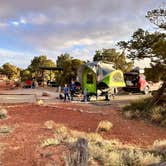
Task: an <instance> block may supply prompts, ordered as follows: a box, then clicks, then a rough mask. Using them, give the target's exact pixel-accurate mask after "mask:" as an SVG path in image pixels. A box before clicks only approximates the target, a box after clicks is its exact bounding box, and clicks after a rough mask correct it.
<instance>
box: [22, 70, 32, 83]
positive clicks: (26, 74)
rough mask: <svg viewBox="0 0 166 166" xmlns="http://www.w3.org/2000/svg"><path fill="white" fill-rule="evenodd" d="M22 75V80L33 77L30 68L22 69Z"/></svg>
mask: <svg viewBox="0 0 166 166" xmlns="http://www.w3.org/2000/svg"><path fill="white" fill-rule="evenodd" d="M20 77H21V81H26V80H28V79H32V74H31V72H30V70H28V69H25V70H21V72H20Z"/></svg>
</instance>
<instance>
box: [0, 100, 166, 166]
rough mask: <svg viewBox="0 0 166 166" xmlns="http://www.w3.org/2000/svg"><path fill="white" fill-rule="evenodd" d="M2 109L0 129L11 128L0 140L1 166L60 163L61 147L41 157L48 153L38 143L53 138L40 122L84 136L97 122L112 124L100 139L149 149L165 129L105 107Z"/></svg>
mask: <svg viewBox="0 0 166 166" xmlns="http://www.w3.org/2000/svg"><path fill="white" fill-rule="evenodd" d="M3 107H6V108H7V110H8V115H9V118H8V119H6V120H1V121H0V125H3V124H4V125H9V126H12V127H14V128H15V129H14V131H13V132H12V133H10V134H8V135H6V136H0V142H1V143H3V144H5V150H4V152H3V154H2V155H1V159H0V160H1V161H2V163H3V165H4V166H33V165H34V166H35V165H40V166H45V165H47V163H50V165H51V164H52V165H57V164H60V163H61V158H60V156H59V154H61V156H62V153H63V152H64V151H65V150H66V149H65V147H64V146H63V145H61V146H58V147H56V148H54V154H50V156H51V157H50V156H49V155H48V156H46V155H45V153H47V152H46V151H48V150H49V149H46V151H44V152H43V151H41V150H40V148H39V146H40V143H41V141H42V140H44V139H46V138H49V137H53V131H51V130H48V129H45V128H44V122H46V121H48V120H53V121H55V122H56V123H63V124H64V125H65V126H67V127H69V128H71V129H75V130H79V131H85V132H95V130H96V128H97V125H98V123H99V122H100V121H101V120H109V121H111V122H112V123H113V128H112V129H111V130H110V132H108V133H102V135H103V137H104V138H107V139H118V140H120V141H121V142H122V143H124V144H133V145H137V146H140V147H147V146H149V145H152V144H153V142H154V141H155V140H157V139H166V129H164V128H160V127H157V126H154V125H152V124H149V123H146V122H144V121H138V120H127V119H124V118H123V117H122V116H121V114H120V112H119V111H118V108H115V107H114V108H112V107H111V106H110V105H105V104H99V105H92V104H74V103H56V104H51V105H48V106H38V105H33V104H22V105H21V104H20V105H15V106H14V105H13V106H12V105H11V106H7V105H4V106H3ZM49 148H51V147H49ZM47 154H48V153H47ZM53 158H54V161H53ZM36 161H38V162H39V161H40V162H39V163H37V162H36ZM55 161H56V162H57V163H55Z"/></svg>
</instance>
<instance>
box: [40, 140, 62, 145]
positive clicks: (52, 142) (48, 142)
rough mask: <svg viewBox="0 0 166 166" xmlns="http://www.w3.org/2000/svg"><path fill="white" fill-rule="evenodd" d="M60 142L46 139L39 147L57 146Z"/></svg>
mask: <svg viewBox="0 0 166 166" xmlns="http://www.w3.org/2000/svg"><path fill="white" fill-rule="evenodd" d="M60 143H61V142H60V141H59V140H58V139H55V138H48V139H46V140H44V141H42V143H41V147H46V146H51V145H54V146H56V145H59V144H60Z"/></svg>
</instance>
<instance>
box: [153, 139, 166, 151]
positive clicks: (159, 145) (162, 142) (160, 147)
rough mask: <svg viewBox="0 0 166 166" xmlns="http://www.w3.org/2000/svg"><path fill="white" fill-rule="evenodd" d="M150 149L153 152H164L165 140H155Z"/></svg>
mask: <svg viewBox="0 0 166 166" xmlns="http://www.w3.org/2000/svg"><path fill="white" fill-rule="evenodd" d="M152 148H153V149H154V150H164V149H165V150H166V140H156V141H155V142H154V143H153V146H152Z"/></svg>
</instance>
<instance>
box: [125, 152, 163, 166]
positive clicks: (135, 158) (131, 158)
mask: <svg viewBox="0 0 166 166" xmlns="http://www.w3.org/2000/svg"><path fill="white" fill-rule="evenodd" d="M122 160H123V163H124V165H128V166H133V165H134V166H140V165H141V166H146V165H150V164H156V163H159V162H160V161H161V157H160V156H154V154H152V153H149V152H146V153H144V152H142V151H140V150H127V151H124V152H122Z"/></svg>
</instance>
